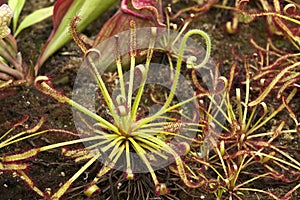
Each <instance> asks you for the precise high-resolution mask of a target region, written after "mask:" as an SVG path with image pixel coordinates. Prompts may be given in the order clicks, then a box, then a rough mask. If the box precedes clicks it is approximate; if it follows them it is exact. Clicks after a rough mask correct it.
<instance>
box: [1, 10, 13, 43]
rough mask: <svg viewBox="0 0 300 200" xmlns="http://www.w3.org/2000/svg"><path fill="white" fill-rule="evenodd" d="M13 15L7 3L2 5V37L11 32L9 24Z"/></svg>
mask: <svg viewBox="0 0 300 200" xmlns="http://www.w3.org/2000/svg"><path fill="white" fill-rule="evenodd" d="M12 16H13V11H12V10H11V9H10V7H9V6H8V5H6V4H3V5H2V6H0V39H2V38H5V37H6V36H7V35H8V34H10V29H9V28H8V26H7V25H8V24H9V21H10V19H11V18H12Z"/></svg>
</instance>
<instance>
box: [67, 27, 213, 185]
mask: <svg viewBox="0 0 300 200" xmlns="http://www.w3.org/2000/svg"><path fill="white" fill-rule="evenodd" d="M197 31H198V32H197ZM197 31H195V33H194V34H195V35H197V34H198V35H200V36H203V35H201V34H205V33H203V32H200V31H199V30H197ZM190 35H192V34H190ZM190 35H189V36H185V35H181V33H177V32H175V31H174V32H173V31H170V30H168V29H164V28H150V27H149V28H140V29H136V28H132V29H131V30H129V31H125V32H122V33H119V34H118V35H115V36H114V37H111V38H108V39H107V40H105V41H103V42H102V43H100V44H99V45H98V46H97V47H95V48H92V49H90V50H88V52H87V53H86V54H85V59H84V61H83V64H82V66H81V67H80V69H79V71H78V74H77V77H76V81H75V84H74V88H73V97H72V102H76V103H71V104H72V106H73V114H74V120H75V124H76V127H77V130H78V131H79V132H80V134H81V135H82V138H83V139H84V141H85V142H84V145H85V147H86V149H87V150H90V151H91V152H95V155H98V157H97V159H98V160H100V161H101V162H102V163H103V165H104V166H107V167H106V169H102V172H99V174H98V177H99V176H101V175H103V174H105V173H106V172H107V171H109V170H110V169H117V170H122V171H124V172H125V175H126V177H127V178H128V179H132V178H133V175H134V174H135V173H148V172H150V173H151V174H152V178H153V180H154V182H155V185H157V184H158V181H157V179H156V176H155V174H154V171H155V170H158V169H161V168H164V167H166V166H168V165H170V164H171V163H175V164H176V166H177V167H178V168H179V169H182V170H183V171H184V169H183V168H184V167H183V161H182V160H181V156H183V155H185V154H186V153H187V152H188V151H189V145H190V144H191V143H192V142H193V141H194V138H195V137H197V134H198V133H199V132H200V129H201V127H200V125H199V120H200V119H199V118H200V113H199V109H198V107H197V106H198V103H197V99H198V96H197V95H196V92H195V91H194V88H193V86H192V82H191V80H190V79H189V78H186V76H185V75H183V74H182V73H181V71H182V68H185V69H186V70H188V68H190V67H193V66H194V67H195V69H196V71H197V73H198V74H199V76H201V77H202V79H203V80H204V81H205V84H206V86H205V87H206V88H207V89H208V91H209V90H210V89H212V87H213V86H212V85H213V84H212V80H209V79H210V76H209V74H216V73H215V72H214V71H213V70H214V67H211V68H209V67H206V66H205V67H202V66H201V67H197V66H200V65H205V64H206V63H208V58H209V54H208V53H207V51H205V49H204V48H203V47H202V46H201V45H200V44H198V43H197V42H195V41H194V40H193V39H191V38H190ZM206 36H207V35H206ZM207 38H208V36H207ZM209 42H210V41H209ZM209 45H210V44H209ZM209 65H214V63H213V62H212V61H209ZM108 72H109V73H113V72H114V73H115V74H117V75H116V76H114V80H113V81H112V83H111V82H110V83H108V82H105V78H104V77H105V74H107V73H108ZM104 168H105V167H104ZM182 170H181V171H182ZM181 173H184V172H181ZM180 176H185V175H182V174H181V175H180ZM185 179H186V180H187V178H185ZM187 181H189V180H187ZM162 187H163V186H162Z"/></svg>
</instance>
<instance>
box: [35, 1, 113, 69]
mask: <svg viewBox="0 0 300 200" xmlns="http://www.w3.org/2000/svg"><path fill="white" fill-rule="evenodd" d="M116 2H117V0H92V1H91V0H76V1H74V0H58V1H56V3H55V5H54V14H53V30H52V33H51V35H50V37H49V38H48V41H47V43H46V44H45V46H44V48H43V52H42V53H41V54H40V57H39V59H38V62H37V64H36V66H35V71H36V73H37V72H38V69H39V68H40V67H41V65H42V64H43V63H44V62H45V61H46V60H47V59H48V58H49V56H51V55H52V54H53V53H54V52H56V51H57V50H58V49H60V48H61V47H62V46H63V45H65V44H66V43H67V42H68V41H70V40H71V36H70V34H69V26H70V22H71V20H72V18H73V17H75V16H79V18H80V21H79V22H78V31H82V30H83V29H84V28H85V27H86V26H87V25H88V24H90V23H91V22H92V21H94V20H95V19H96V18H98V17H99V15H100V14H102V13H104V12H105V11H106V10H107V9H108V8H109V7H110V6H112V5H113V4H114V3H116ZM61 13H63V15H62V14H61ZM58 20H59V21H58Z"/></svg>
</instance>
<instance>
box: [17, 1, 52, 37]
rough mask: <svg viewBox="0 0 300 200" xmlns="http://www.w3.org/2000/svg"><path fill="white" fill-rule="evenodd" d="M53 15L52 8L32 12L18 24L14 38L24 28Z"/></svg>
mask: <svg viewBox="0 0 300 200" xmlns="http://www.w3.org/2000/svg"><path fill="white" fill-rule="evenodd" d="M52 14H53V6H50V7H46V8H41V9H39V10H37V11H34V12H33V13H31V14H29V15H28V16H26V17H25V18H24V20H23V21H22V22H21V23H20V25H19V26H18V29H17V30H16V32H15V34H14V36H15V37H17V35H18V34H19V33H20V32H21V31H22V30H23V29H25V28H27V27H29V26H32V25H33V24H36V23H38V22H40V21H43V20H44V19H46V18H48V17H51V16H52Z"/></svg>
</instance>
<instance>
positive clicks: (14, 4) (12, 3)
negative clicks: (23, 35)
mask: <svg viewBox="0 0 300 200" xmlns="http://www.w3.org/2000/svg"><path fill="white" fill-rule="evenodd" d="M7 3H8V6H9V7H10V9H12V11H13V12H14V16H13V32H15V31H16V28H17V24H18V20H19V17H20V14H21V12H22V9H23V7H24V4H25V0H8V2H7Z"/></svg>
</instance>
